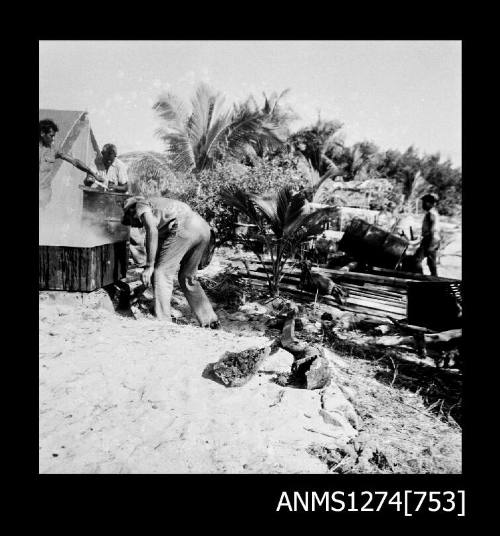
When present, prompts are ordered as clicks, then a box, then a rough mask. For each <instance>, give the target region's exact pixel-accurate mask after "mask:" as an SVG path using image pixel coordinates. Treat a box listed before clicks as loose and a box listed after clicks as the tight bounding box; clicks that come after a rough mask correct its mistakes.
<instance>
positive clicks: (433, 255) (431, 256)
mask: <svg viewBox="0 0 500 536" xmlns="http://www.w3.org/2000/svg"><path fill="white" fill-rule="evenodd" d="M436 203H437V196H436V195H434V194H427V195H424V196H423V197H422V207H423V209H424V210H425V216H424V220H423V222H422V239H421V242H420V246H419V247H418V249H417V251H416V252H415V261H416V263H417V267H418V271H419V272H420V273H423V270H422V261H423V260H424V258H426V257H427V266H428V267H429V270H430V272H431V275H434V276H437V266H436V265H437V253H438V250H439V244H440V240H441V235H440V225H439V213H438V211H437V210H436Z"/></svg>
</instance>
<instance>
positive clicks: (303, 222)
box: [283, 207, 333, 238]
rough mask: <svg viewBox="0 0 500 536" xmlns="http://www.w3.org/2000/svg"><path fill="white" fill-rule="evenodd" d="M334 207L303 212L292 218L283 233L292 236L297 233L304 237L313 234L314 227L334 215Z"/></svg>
mask: <svg viewBox="0 0 500 536" xmlns="http://www.w3.org/2000/svg"><path fill="white" fill-rule="evenodd" d="M332 210H333V209H332V208H331V207H328V208H320V209H317V210H314V211H313V212H308V213H307V212H302V213H301V214H299V215H298V216H297V217H296V218H294V219H293V220H290V221H289V222H288V224H287V225H286V226H285V228H284V229H283V235H284V236H288V237H292V236H293V235H296V234H297V233H298V234H299V235H300V236H303V237H304V238H305V237H306V236H308V235H309V234H311V232H312V231H313V228H314V227H316V226H317V225H318V224H320V223H321V222H322V221H324V220H325V219H326V218H328V217H329V216H331V215H332Z"/></svg>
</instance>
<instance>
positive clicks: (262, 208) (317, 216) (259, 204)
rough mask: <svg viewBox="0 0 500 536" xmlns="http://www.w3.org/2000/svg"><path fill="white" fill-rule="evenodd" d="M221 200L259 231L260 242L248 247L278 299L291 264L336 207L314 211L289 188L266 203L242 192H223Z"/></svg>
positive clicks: (225, 190)
mask: <svg viewBox="0 0 500 536" xmlns="http://www.w3.org/2000/svg"><path fill="white" fill-rule="evenodd" d="M221 197H222V200H223V202H224V203H225V204H226V205H228V206H229V207H232V208H235V209H236V210H238V211H239V212H240V213H242V214H244V215H245V216H246V217H247V218H248V220H249V221H250V223H252V224H254V225H255V226H256V227H257V230H258V231H257V234H256V241H248V245H249V246H250V248H251V249H252V251H253V252H254V253H255V255H256V256H257V258H258V259H259V261H260V263H261V264H262V266H263V267H264V271H265V273H266V276H267V282H268V286H269V290H270V292H271V295H273V296H277V295H278V294H279V283H280V281H281V279H282V278H283V276H284V275H285V272H284V268H285V264H286V262H287V260H288V259H289V258H291V257H292V256H293V255H294V254H295V252H296V251H297V249H298V247H299V246H300V244H301V243H302V242H305V241H306V240H309V239H310V237H311V236H312V235H315V234H318V233H319V232H321V227H320V223H321V222H322V221H323V220H324V219H325V218H326V217H328V216H329V215H330V214H331V210H332V207H326V208H321V209H317V210H310V209H309V207H308V204H307V202H306V201H305V200H304V198H303V197H302V196H298V195H296V194H294V193H293V192H292V190H291V189H290V188H287V187H285V188H281V189H280V190H279V191H278V192H277V194H276V195H275V196H273V197H271V198H265V199H264V198H262V197H257V196H255V195H252V194H249V193H247V192H245V191H243V190H241V189H239V188H236V189H223V190H222V193H221ZM258 245H264V248H265V250H267V252H269V255H270V258H271V263H270V265H269V264H266V263H265V262H264V259H263V257H262V254H261V253H260V248H259V247H258Z"/></svg>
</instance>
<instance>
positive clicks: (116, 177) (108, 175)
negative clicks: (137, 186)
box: [84, 143, 128, 192]
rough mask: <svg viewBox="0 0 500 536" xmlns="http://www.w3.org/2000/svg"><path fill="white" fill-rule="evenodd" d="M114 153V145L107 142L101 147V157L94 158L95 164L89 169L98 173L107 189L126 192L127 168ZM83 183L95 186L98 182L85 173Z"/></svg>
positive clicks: (115, 151)
mask: <svg viewBox="0 0 500 536" xmlns="http://www.w3.org/2000/svg"><path fill="white" fill-rule="evenodd" d="M116 155H117V150H116V145H113V144H112V143H107V144H106V145H104V147H103V148H102V151H101V157H97V158H96V160H95V165H94V166H91V169H92V171H95V172H96V173H97V174H98V175H99V177H100V178H101V179H102V182H103V184H105V185H106V186H107V188H108V189H109V190H112V191H114V192H127V190H128V177H127V168H126V166H125V164H124V163H123V162H122V161H121V160H118V158H116ZM84 184H85V186H91V187H92V188H97V187H98V185H99V182H97V181H96V180H95V179H94V178H93V177H91V176H90V175H87V177H86V178H85V181H84Z"/></svg>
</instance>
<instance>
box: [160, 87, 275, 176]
mask: <svg viewBox="0 0 500 536" xmlns="http://www.w3.org/2000/svg"><path fill="white" fill-rule="evenodd" d="M223 104H224V98H223V97H222V95H221V94H220V93H217V92H214V91H213V90H212V89H211V88H210V87H209V86H208V85H206V84H205V83H200V84H199V86H198V88H197V90H196V92H195V95H194V97H193V98H192V99H191V111H190V112H188V111H187V109H186V107H185V106H184V104H183V103H182V102H181V101H180V100H179V99H178V98H177V97H176V96H175V95H173V94H171V93H166V94H163V95H162V96H160V97H159V99H158V101H157V102H156V104H155V105H154V106H153V109H154V110H155V111H156V112H157V113H158V115H159V117H160V119H161V120H162V122H163V125H162V127H160V128H159V129H158V130H157V135H158V136H159V137H160V138H161V139H162V140H163V141H164V142H165V147H166V151H165V152H166V155H167V156H168V158H169V159H170V165H171V167H172V169H173V170H174V171H180V172H191V171H194V172H195V173H197V172H200V171H202V170H204V169H207V168H210V167H212V166H213V165H214V163H215V162H216V161H217V160H220V159H222V158H223V157H224V156H226V155H230V156H234V157H236V158H243V157H245V156H247V155H249V154H250V155H251V154H254V153H255V147H257V146H258V144H267V145H277V144H282V143H284V140H283V139H282V138H281V136H280V134H279V132H278V126H277V124H276V123H275V122H274V121H273V120H272V118H271V117H270V116H269V114H265V113H263V112H262V111H261V110H253V109H250V108H245V107H240V108H237V107H236V108H234V109H233V110H230V109H229V110H228V109H226V108H225V107H224V106H223Z"/></svg>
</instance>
